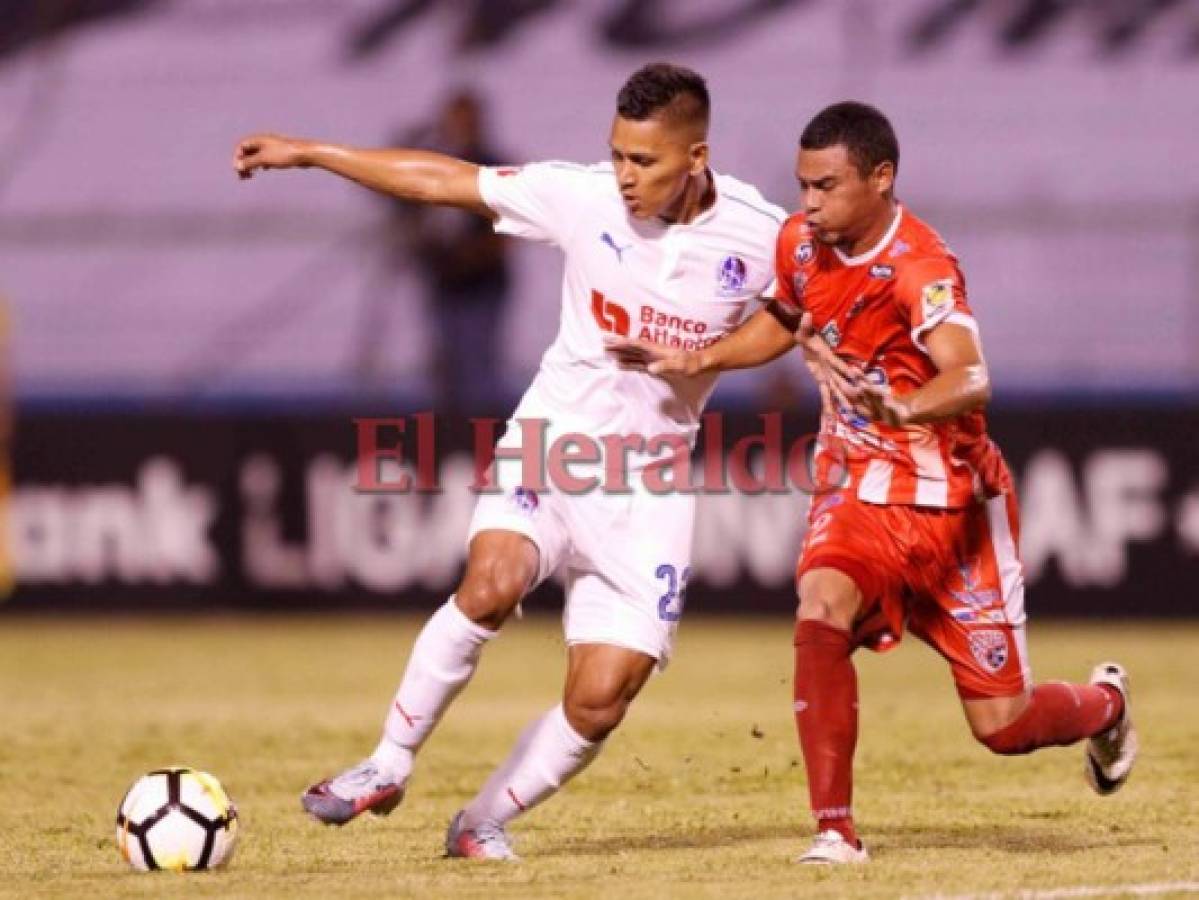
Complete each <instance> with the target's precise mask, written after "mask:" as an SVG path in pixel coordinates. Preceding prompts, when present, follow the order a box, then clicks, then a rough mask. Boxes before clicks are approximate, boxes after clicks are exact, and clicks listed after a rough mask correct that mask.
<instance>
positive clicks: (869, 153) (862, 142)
mask: <svg viewBox="0 0 1199 900" xmlns="http://www.w3.org/2000/svg"><path fill="white" fill-rule="evenodd" d="M839 144H840V145H842V146H844V147H845V149H846V151H848V153H849V158H850V159H851V160H852V161H853V164H854V166H855V167H856V168H857V170H858V172H860V173H861V174H862V177H863V178H864V177H866V176H867V175H869V174H870V173H871V172H873V171H874V168H875V166H877V165H878V164H879V163H884V162H889V163H891V164H892V165H893V166H894V167H895V171H896V172H898V171H899V139H898V138H897V137H895V129H894V128H892V127H891V123H890V122H888V121H887V117H886V116H884V115H883V114H882V113H881V112H879V111H878V110H877V109H875V108H874V107H873V106H871V105H869V104H868V103H858V102H857V101H856V100H846V101H844V102H842V103H834V104H833V105H832V106H826V107H825V108H824V109H822V110H821V111H820V112H818V113H817V114H816V117H815V118H814V119H812V121H811V122H809V123H808V125H807V127H806V128H805V129H804V130H803V134H801V135H800V137H799V146H800V147H801V148H802V149H804V150H825V149H827V148H829V147H836V146H837V145H839Z"/></svg>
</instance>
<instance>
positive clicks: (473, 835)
mask: <svg viewBox="0 0 1199 900" xmlns="http://www.w3.org/2000/svg"><path fill="white" fill-rule="evenodd" d="M462 814H463V811H462V810H459V812H458V814H457V815H456V816H454V818H453V819H451V820H450V827H449V829H448V830H447V831H446V833H445V854H446V856H453V857H459V858H462V859H499V860H505V861H507V862H519V861H520V857H519V856H517V855H516V854H515V853H514V852H513V850H512V845H511V844H509V843H508V833H507V832H506V831H504V829H503V828H500V827H499V826H498V825H479V826H478V827H477V828H463V827H462Z"/></svg>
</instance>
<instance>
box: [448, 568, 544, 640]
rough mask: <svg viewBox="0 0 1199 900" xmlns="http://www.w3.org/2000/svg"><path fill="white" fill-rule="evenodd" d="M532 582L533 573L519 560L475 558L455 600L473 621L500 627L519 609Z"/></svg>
mask: <svg viewBox="0 0 1199 900" xmlns="http://www.w3.org/2000/svg"><path fill="white" fill-rule="evenodd" d="M528 585H529V574H528V572H526V571H525V567H524V566H523V565H522V564H520V563H519V562H514V561H512V560H507V559H503V558H502V557H498V556H496V557H481V558H475V559H472V560H471V563H470V566H469V567H468V568H467V572H466V575H465V576H464V577H463V579H462V584H461V585H459V587H458V591H457V594H456V595H455V600H456V602H457V604H458V608H459V609H460V610H462V613H463V615H465V616H466V617H467V618H468V619H470V620H471V621H472V622H475V623H476V624H478V625H482V626H483V627H484V628H490V629H493V630H494V629H497V628H499V627H500V626H501V625H503V624H504V620H505V619H507V618H508V616H509V615H510V614H511V613H512V610H514V609H515V608H516V604H518V603H519V602H520V599H521V597H523V596H524V593H525V590H526V589H527V588H528Z"/></svg>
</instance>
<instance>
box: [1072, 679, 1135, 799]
mask: <svg viewBox="0 0 1199 900" xmlns="http://www.w3.org/2000/svg"><path fill="white" fill-rule="evenodd" d="M1091 684H1106V685H1108V686H1110V687H1114V688H1115V689H1116V690H1117V691H1119V692H1120V696H1121V697H1123V698H1124V711H1123V712H1122V713H1121V714H1120V721H1118V722H1117V723H1116V724H1115V725H1113V726H1112V727H1111V728H1109V729H1108V730H1107V731H1105V732H1103V733H1102V734H1097V735H1095V736H1094V737H1093V738H1091V739H1090V740H1088V741H1087V752H1086V768H1085V772H1086V776H1087V783H1088V784H1089V785H1090V786H1091V787H1092V788H1094V789H1095V793H1097V794H1103V795H1107V794H1114V793H1115V792H1116V791H1118V790H1120V788H1121V787H1123V786H1124V782H1126V781H1127V780H1128V776H1129V774H1130V773H1131V772H1132V764H1133V762H1135V761H1136V758H1137V749H1138V742H1137V732H1136V729H1135V728H1133V727H1132V716H1131V715H1130V714H1129V711H1128V673H1127V672H1126V671H1124V667H1123V666H1122V665H1120V664H1119V663H1114V662H1106V663H1100V664H1099V665H1097V666H1096V667H1095V668H1094V669H1092V670H1091Z"/></svg>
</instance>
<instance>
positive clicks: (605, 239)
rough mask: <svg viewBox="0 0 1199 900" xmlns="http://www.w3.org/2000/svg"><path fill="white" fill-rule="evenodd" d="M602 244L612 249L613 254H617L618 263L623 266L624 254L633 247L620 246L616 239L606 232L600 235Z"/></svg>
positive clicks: (628, 245) (627, 245) (629, 245)
mask: <svg viewBox="0 0 1199 900" xmlns="http://www.w3.org/2000/svg"><path fill="white" fill-rule="evenodd" d="M600 242H601V243H603V244H606V245H607V246H609V247H611V248H612V252H613V253H615V254H616V261H617V262H618V263H621V264H623V263H624V252H625V251H626V250H628V249H629V248H630V247H632V246H633V245H632V244H625V245H624V246H623V247H622V246H620V245H619V244H617V243H616V238H614V237H612V235H610V234H608V232H606V231H605V232H604V233H603V234H601V235H600Z"/></svg>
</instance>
